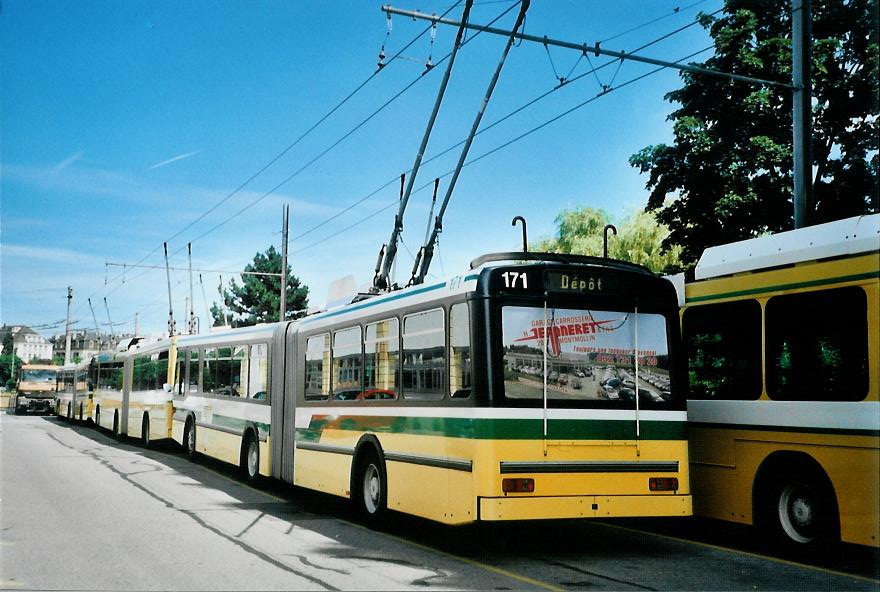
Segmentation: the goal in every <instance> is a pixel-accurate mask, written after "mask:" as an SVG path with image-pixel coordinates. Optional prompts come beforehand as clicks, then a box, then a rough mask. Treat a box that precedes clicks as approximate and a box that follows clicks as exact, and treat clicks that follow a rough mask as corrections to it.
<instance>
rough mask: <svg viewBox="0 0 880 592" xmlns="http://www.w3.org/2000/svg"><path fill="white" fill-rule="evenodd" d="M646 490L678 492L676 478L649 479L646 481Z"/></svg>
mask: <svg viewBox="0 0 880 592" xmlns="http://www.w3.org/2000/svg"><path fill="white" fill-rule="evenodd" d="M648 489H650V490H651V491H678V478H677V477H651V478H650V479H648Z"/></svg>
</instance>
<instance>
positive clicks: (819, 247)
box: [682, 215, 880, 548]
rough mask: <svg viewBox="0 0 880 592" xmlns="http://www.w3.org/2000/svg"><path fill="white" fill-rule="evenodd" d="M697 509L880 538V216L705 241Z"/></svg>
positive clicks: (819, 536)
mask: <svg viewBox="0 0 880 592" xmlns="http://www.w3.org/2000/svg"><path fill="white" fill-rule="evenodd" d="M682 333H683V345H684V351H685V355H686V356H687V363H688V378H689V388H690V394H689V401H688V428H689V440H690V462H691V469H690V470H691V484H692V488H693V493H694V513H695V514H697V515H701V516H708V517H712V518H719V519H722V520H729V521H734V522H739V523H744V524H753V525H757V526H759V527H764V528H766V529H767V530H768V531H769V532H771V533H772V534H773V535H774V536H775V537H777V539H778V540H780V541H782V542H784V543H786V544H788V545H790V546H792V547H795V548H805V547H811V546H817V545H820V544H822V543H825V542H829V541H836V540H842V541H844V542H849V543H857V544H861V545H871V546H877V545H878V541H880V485H878V482H880V477H878V475H880V398H878V391H880V215H872V216H862V217H856V218H850V219H846V220H840V221H837V222H832V223H829V224H823V225H819V226H813V227H808V228H803V229H798V230H794V231H790V232H783V233H779V234H776V235H771V236H766V237H760V238H755V239H751V240H746V241H742V242H738V243H733V244H729V245H723V246H719V247H714V248H711V249H707V250H706V252H705V253H704V254H703V256H702V258H701V259H700V261H699V264H698V265H697V268H696V273H695V281H693V282H689V283H687V285H686V287H685V306H684V310H683V314H682Z"/></svg>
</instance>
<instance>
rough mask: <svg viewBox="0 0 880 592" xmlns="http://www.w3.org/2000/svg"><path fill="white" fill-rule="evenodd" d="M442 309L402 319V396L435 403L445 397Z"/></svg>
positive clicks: (444, 340) (444, 350)
mask: <svg viewBox="0 0 880 592" xmlns="http://www.w3.org/2000/svg"><path fill="white" fill-rule="evenodd" d="M444 316H445V313H444V311H443V309H436V310H430V311H427V312H420V313H416V314H412V315H409V316H406V317H404V318H403V381H402V382H403V396H404V398H407V399H422V400H434V401H438V400H440V399H442V398H443V397H444V395H445V394H446V330H445V328H444V326H443V324H444V323H443V318H444Z"/></svg>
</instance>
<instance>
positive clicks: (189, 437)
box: [183, 419, 196, 457]
mask: <svg viewBox="0 0 880 592" xmlns="http://www.w3.org/2000/svg"><path fill="white" fill-rule="evenodd" d="M183 450H184V452H185V453H186V455H187V456H189V457H193V456H195V455H196V426H195V425H194V424H193V421H192V419H188V420H186V427H185V428H184V429H183Z"/></svg>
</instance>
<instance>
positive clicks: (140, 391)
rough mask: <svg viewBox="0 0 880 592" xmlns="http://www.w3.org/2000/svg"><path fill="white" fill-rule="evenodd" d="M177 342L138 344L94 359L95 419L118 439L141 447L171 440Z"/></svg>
mask: <svg viewBox="0 0 880 592" xmlns="http://www.w3.org/2000/svg"><path fill="white" fill-rule="evenodd" d="M175 339H176V338H170V339H169V338H167V337H166V338H163V339H159V340H156V341H152V342H146V341H140V342H138V343H137V344H135V345H132V346H131V347H130V348H129V349H128V350H127V351H124V352H115V353H101V354H99V355H98V356H97V358H96V360H97V384H96V388H95V391H94V395H93V408H94V409H93V414H94V415H93V420H94V422H95V425H96V426H98V427H102V428H106V429H108V430H111V431H112V432H113V434H114V435H115V436H117V437H125V436H128V437H131V438H138V439H140V441H141V443H143V444H144V445H149V444H150V442H151V441H153V440H164V439H169V438H170V437H171V416H172V412H173V407H172V404H171V398H172V395H171V387H172V384H173V382H174V378H173V364H171V365H169V362H168V361H169V359H174V356H175V353H174V351H175V349H174V348H175Z"/></svg>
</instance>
